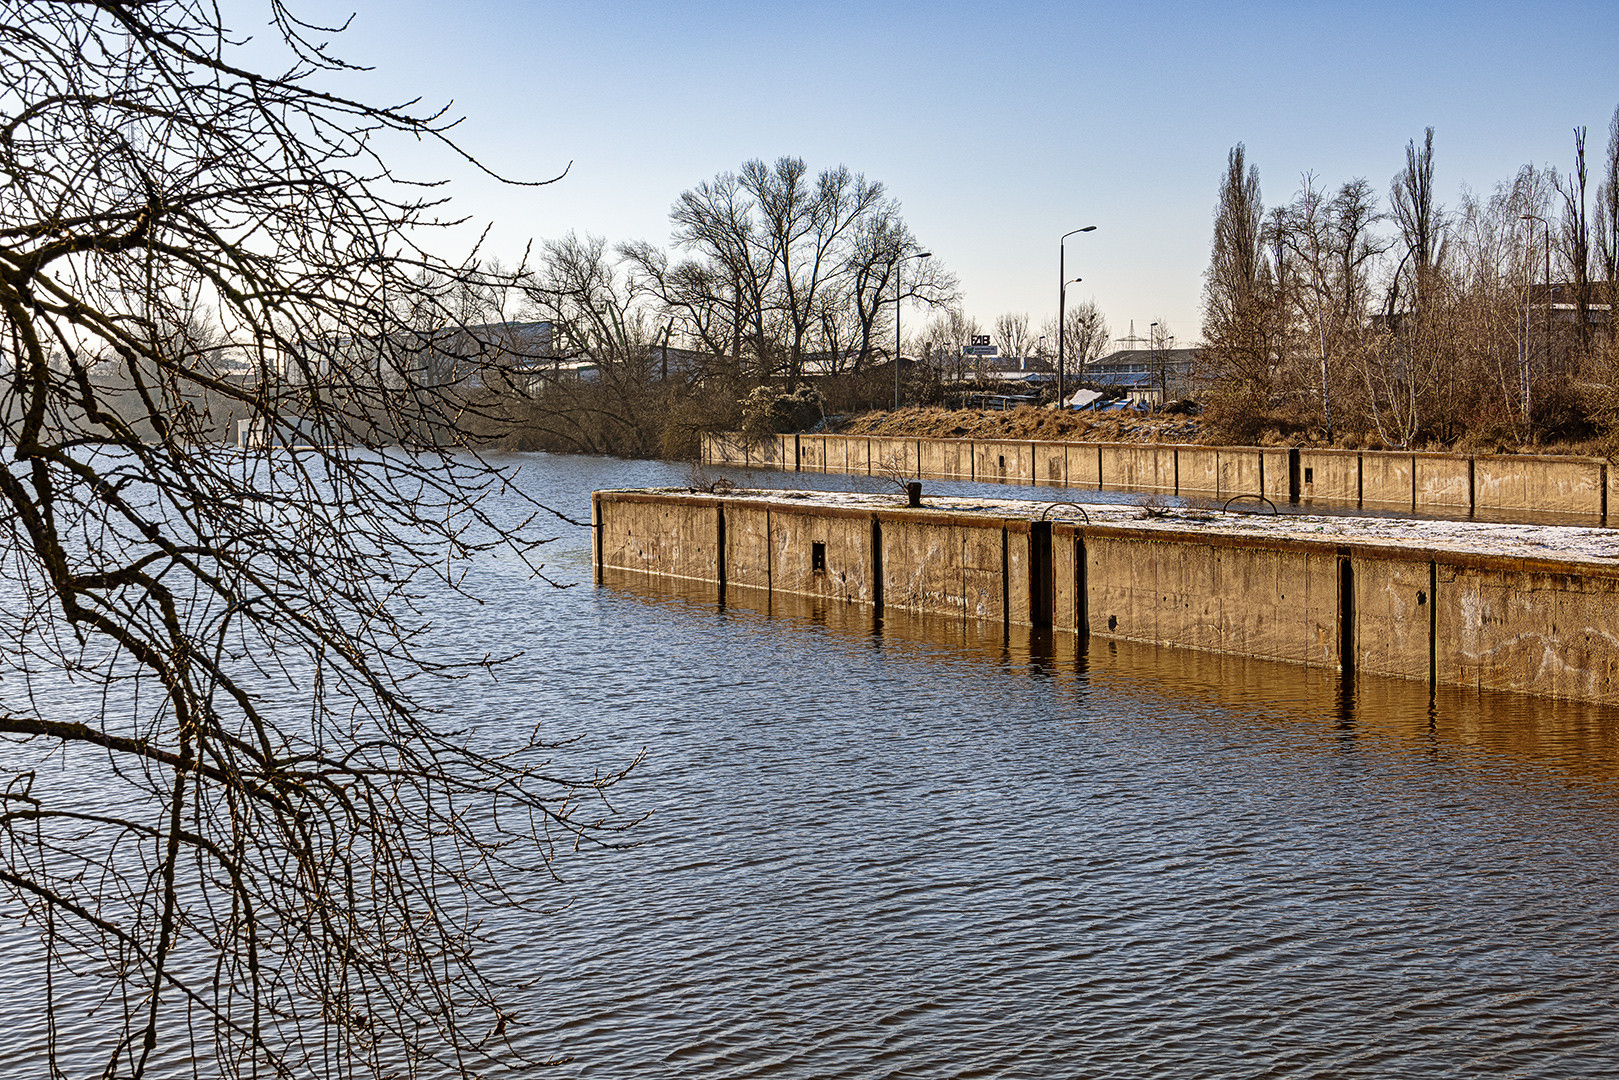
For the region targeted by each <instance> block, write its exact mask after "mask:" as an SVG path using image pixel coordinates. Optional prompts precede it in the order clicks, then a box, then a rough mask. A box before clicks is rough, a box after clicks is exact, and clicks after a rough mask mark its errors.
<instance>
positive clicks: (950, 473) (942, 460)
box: [918, 439, 973, 480]
mask: <svg viewBox="0 0 1619 1080" xmlns="http://www.w3.org/2000/svg"><path fill="white" fill-rule="evenodd" d="M918 450H919V453H920V455H921V462H922V466H921V473H920V476H921V478H922V479H923V480H971V479H972V478H973V444H972V443H971V442H968V441H967V440H965V439H922V440H919V442H918Z"/></svg>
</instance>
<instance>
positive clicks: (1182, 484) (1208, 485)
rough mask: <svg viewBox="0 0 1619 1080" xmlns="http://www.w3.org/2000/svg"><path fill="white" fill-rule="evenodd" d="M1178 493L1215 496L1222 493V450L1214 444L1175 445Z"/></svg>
mask: <svg viewBox="0 0 1619 1080" xmlns="http://www.w3.org/2000/svg"><path fill="white" fill-rule="evenodd" d="M1175 476H1176V487H1177V493H1178V494H1181V495H1202V496H1205V497H1207V498H1214V497H1216V496H1218V495H1219V494H1220V451H1219V450H1217V449H1215V448H1214V447H1212V446H1177V447H1175Z"/></svg>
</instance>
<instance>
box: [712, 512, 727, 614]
mask: <svg viewBox="0 0 1619 1080" xmlns="http://www.w3.org/2000/svg"><path fill="white" fill-rule="evenodd" d="M714 570H715V576H716V577H718V578H719V592H720V603H721V604H723V603H725V504H724V503H722V502H721V503H715V504H714Z"/></svg>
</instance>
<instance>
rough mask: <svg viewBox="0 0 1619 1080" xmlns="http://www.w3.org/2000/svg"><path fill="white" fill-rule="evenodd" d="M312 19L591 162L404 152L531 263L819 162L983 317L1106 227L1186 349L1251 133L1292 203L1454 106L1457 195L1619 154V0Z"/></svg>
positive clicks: (462, 10)
mask: <svg viewBox="0 0 1619 1080" xmlns="http://www.w3.org/2000/svg"><path fill="white" fill-rule="evenodd" d="M238 2H241V3H245V2H246V0H238ZM295 4H296V0H295ZM238 10H240V9H238ZM299 10H304V11H309V12H312V13H314V14H316V15H325V16H327V17H329V16H330V13H332V12H334V11H341V12H342V13H345V14H346V13H347V12H349V11H353V12H354V13H355V19H354V22H353V25H352V28H351V30H350V31H349V32H348V33H347V34H346V35H345V36H344V37H343V39H341V40H342V42H343V44H342V46H341V48H340V50H339V51H340V52H341V53H342V54H343V55H345V56H346V58H348V59H351V60H355V61H359V62H364V63H367V64H370V65H373V66H374V67H375V69H376V70H374V71H372V72H369V73H366V74H364V75H356V76H353V77H350V78H348V79H345V89H348V90H351V91H352V92H357V93H361V94H363V95H365V96H367V97H370V98H388V99H395V98H405V97H415V96H421V97H423V98H424V99H425V100H426V101H427V102H431V103H435V104H442V103H444V102H449V101H453V106H452V109H453V111H454V112H456V113H457V114H461V115H464V116H465V117H466V121H465V123H464V125H463V126H462V128H461V132H460V135H461V139H462V141H463V142H465V143H466V144H467V145H469V146H470V147H472V148H474V149H475V150H477V151H479V152H480V153H481V154H482V155H483V156H484V157H485V158H486V159H487V160H488V162H489V163H490V164H491V165H492V166H494V167H495V168H497V169H499V170H501V171H503V172H505V173H508V174H512V175H516V176H521V177H524V178H530V179H532V178H538V177H543V176H551V175H554V174H556V173H557V172H560V171H561V170H562V169H563V167H565V166H567V165H568V163H569V162H570V161H571V162H572V163H573V164H572V170H571V171H570V172H569V174H568V176H567V178H566V179H564V180H562V181H560V182H559V183H557V184H554V185H551V186H549V187H545V188H540V189H532V188H505V189H503V188H501V187H500V186H499V185H496V184H493V183H490V182H487V181H484V180H481V179H479V178H478V177H477V176H476V175H475V174H473V173H472V172H471V171H470V170H466V169H463V168H457V167H453V165H451V163H448V162H446V161H444V160H443V159H442V158H439V157H432V158H429V157H423V158H421V159H419V161H418V160H417V159H416V158H415V152H414V150H412V149H410V148H405V156H406V157H407V158H409V159H411V160H409V161H408V162H407V164H408V165H413V166H416V167H417V170H418V171H419V172H426V173H428V174H431V175H445V176H448V177H450V178H451V179H452V181H453V187H452V193H453V195H454V198H455V206H456V208H457V209H458V210H459V211H460V212H461V213H464V214H469V215H471V216H472V217H473V218H474V219H476V220H477V221H478V222H479V223H480V224H490V225H492V231H491V237H492V240H491V242H490V246H491V248H492V249H493V250H494V251H495V252H496V253H498V254H500V255H502V256H503V257H504V258H506V259H507V260H508V261H510V260H512V259H514V258H515V257H516V256H517V255H518V254H519V253H520V252H521V250H522V247H523V244H524V242H525V241H527V240H528V239H529V238H531V237H540V238H544V237H553V236H559V235H561V234H562V233H564V232H567V231H568V230H569V229H573V230H576V231H579V232H593V233H599V234H602V235H605V236H607V237H608V238H609V239H610V240H612V241H620V240H629V239H642V238H644V239H651V240H654V241H658V242H666V241H667V239H668V231H669V230H668V211H669V207H670V205H671V204H672V203H673V202H674V200H675V198H676V196H677V195H678V194H679V193H680V192H681V191H682V190H683V189H685V188H687V187H690V186H692V185H693V184H696V183H698V182H700V181H702V180H704V179H708V178H710V177H712V176H714V175H715V174H716V173H718V172H721V171H724V170H729V169H735V168H736V167H737V166H739V165H740V164H741V163H742V162H743V161H745V160H747V159H749V158H754V157H759V158H764V159H766V160H770V159H773V158H775V157H778V156H780V155H783V154H792V155H797V156H800V157H803V158H804V159H805V160H806V161H807V162H808V163H809V164H810V165H811V167H812V168H819V167H823V166H829V165H836V164H840V163H841V164H846V165H848V166H849V167H850V168H851V169H853V170H855V171H858V172H863V173H865V174H866V175H867V176H868V177H870V178H873V179H877V180H881V181H883V182H884V183H885V184H886V185H887V187H888V189H889V192H890V193H891V194H892V195H894V196H895V197H897V198H898V199H899V200H900V202H901V204H902V205H903V207H904V211H905V216H906V219H907V221H908V222H909V223H910V225H911V227H912V229H913V230H914V231H915V233H916V234H917V236H918V238H919V239H920V240H921V241H922V243H923V244H925V245H927V246H928V247H929V248H930V249H931V250H932V251H933V252H934V253H935V255H937V256H938V257H939V258H941V259H943V260H944V262H945V264H946V265H947V266H948V267H949V268H950V269H951V270H952V271H954V272H955V273H956V274H957V275H958V277H959V278H960V280H961V283H962V287H963V299H964V303H965V307H966V309H967V311H968V313H969V314H972V315H975V316H977V317H978V318H979V319H980V321H982V322H984V323H985V324H988V323H990V322H992V321H993V319H994V318H995V316H996V315H997V314H999V313H1001V312H1005V311H1015V312H1026V313H1028V314H1029V315H1030V316H1031V318H1032V319H1033V320H1034V321H1035V322H1036V323H1038V322H1039V321H1041V320H1042V319H1044V318H1046V317H1047V316H1050V315H1052V314H1054V313H1055V310H1056V292H1057V239H1058V237H1059V236H1060V235H1061V234H1062V233H1064V232H1066V231H1067V230H1069V229H1072V228H1077V227H1080V226H1083V225H1091V224H1094V225H1096V226H1097V231H1096V232H1094V233H1090V234H1088V235H1085V236H1079V237H1074V238H1072V239H1071V240H1070V241H1069V246H1068V268H1069V274H1070V276H1076V275H1078V276H1083V277H1084V279H1085V281H1084V283H1083V284H1081V285H1078V286H1074V287H1072V288H1071V290H1070V293H1069V296H1070V298H1071V299H1074V298H1078V299H1085V298H1092V297H1093V298H1094V299H1095V300H1096V302H1097V304H1098V305H1099V306H1100V307H1101V309H1102V311H1103V312H1104V314H1106V316H1107V317H1108V319H1109V321H1110V323H1111V324H1112V326H1113V328H1114V331H1115V333H1123V332H1124V331H1125V329H1126V328H1127V327H1128V325H1129V323H1130V322H1131V320H1134V322H1135V324H1136V327H1137V328H1138V329H1140V330H1144V329H1145V327H1146V326H1147V324H1148V323H1150V322H1152V321H1154V320H1157V319H1163V320H1166V321H1167V322H1168V324H1169V326H1170V328H1171V329H1172V330H1173V331H1174V332H1175V334H1176V335H1177V337H1178V338H1179V340H1180V341H1182V342H1186V341H1190V340H1193V339H1195V338H1196V336H1197V333H1198V323H1199V321H1200V313H1199V292H1200V289H1201V284H1202V273H1203V270H1204V268H1205V266H1206V265H1207V261H1208V244H1209V237H1210V233H1211V228H1212V215H1213V208H1214V202H1215V194H1216V187H1217V184H1218V181H1219V177H1220V174H1221V171H1222V169H1223V168H1224V165H1225V159H1226V153H1227V151H1228V150H1229V149H1230V147H1231V146H1232V144H1234V143H1236V142H1238V141H1242V142H1244V143H1246V145H1247V147H1248V154H1249V159H1250V161H1252V162H1254V163H1255V164H1257V165H1258V166H1259V169H1260V175H1261V182H1262V186H1263V190H1264V195H1265V199H1266V202H1267V204H1271V203H1276V202H1280V201H1285V200H1286V199H1287V198H1288V197H1289V196H1290V195H1291V194H1292V193H1293V192H1294V190H1295V189H1296V188H1297V186H1298V181H1299V177H1300V174H1301V173H1303V172H1304V171H1305V170H1313V171H1314V172H1316V173H1317V174H1318V175H1319V176H1320V178H1321V180H1322V181H1323V182H1324V183H1325V184H1327V185H1329V186H1334V187H1335V186H1336V185H1338V184H1340V183H1342V182H1343V181H1344V180H1347V179H1350V178H1352V177H1355V176H1365V177H1366V178H1367V179H1368V180H1370V181H1371V183H1372V185H1373V187H1374V188H1375V189H1376V190H1378V191H1379V192H1383V193H1386V191H1387V188H1388V182H1389V179H1390V177H1392V176H1393V174H1394V173H1395V172H1396V171H1397V170H1398V169H1399V168H1400V167H1401V165H1402V164H1403V160H1404V151H1405V145H1406V142H1407V140H1409V139H1412V138H1418V139H1420V138H1421V135H1422V131H1423V128H1424V127H1425V126H1428V125H1432V126H1433V127H1434V128H1435V129H1436V130H1435V140H1434V146H1435V154H1434V157H1435V163H1436V181H1437V184H1438V186H1439V189H1440V191H1441V193H1442V195H1443V196H1444V198H1445V201H1446V203H1447V204H1449V205H1454V203H1455V202H1456V201H1457V196H1458V194H1459V192H1460V191H1461V188H1462V185H1463V184H1467V185H1470V186H1471V187H1473V188H1475V189H1480V190H1487V189H1488V188H1490V187H1492V186H1493V185H1494V184H1495V183H1497V182H1498V181H1501V180H1506V179H1510V178H1511V176H1512V175H1513V174H1514V173H1515V172H1516V171H1517V169H1518V167H1519V166H1520V165H1522V164H1524V163H1526V162H1534V163H1536V164H1547V163H1549V164H1553V165H1556V166H1558V167H1559V168H1566V167H1567V165H1568V163H1569V161H1570V159H1571V157H1572V132H1571V129H1572V128H1573V126H1574V125H1576V124H1584V125H1587V126H1588V127H1589V128H1590V129H1591V134H1590V144H1589V147H1588V153H1589V155H1590V157H1591V158H1592V159H1593V166H1596V165H1599V164H1600V161H1601V159H1602V157H1603V155H1604V154H1605V152H1606V142H1607V125H1608V122H1609V119H1610V118H1611V117H1612V115H1613V112H1614V109H1615V107H1616V106H1619V74H1616V73H1619V65H1616V64H1615V62H1614V50H1613V42H1614V41H1615V40H1619V4H1616V3H1615V2H1614V0H1608V2H1606V3H1601V2H1570V3H1549V4H1537V5H1534V6H1532V7H1531V6H1530V5H1518V4H1459V3H1447V4H1424V3H1420V2H1419V3H1367V4H1340V5H1327V6H1311V7H1307V6H1304V5H1293V4H1270V3H1260V4H1241V5H1237V4H1222V3H1203V4H1198V3H1170V2H1150V3H1143V4H1136V5H1125V4H1118V3H1091V2H1089V0H1076V2H1071V3H1049V2H1012V3H1000V4H989V3H962V2H954V3H952V2H941V3H935V4H932V5H922V4H898V3H867V4H856V3H845V2H836V3H819V4H800V5H781V6H775V5H753V4H742V3H734V2H731V3H708V4H690V5H682V6H673V5H664V4H652V3H641V2H624V0H602V2H590V3H574V4H560V3H553V2H550V0H544V2H532V3H520V2H514V0H459V2H458V3H457V4H455V5H454V6H453V8H452V7H451V6H450V5H446V4H443V3H440V2H434V3H429V2H427V0H390V2H388V3H382V2H381V0H350V2H349V3H348V4H333V3H331V2H330V0H319V2H317V3H313V4H304V5H303V6H302V7H300V8H299ZM238 25H241V26H242V27H243V29H248V28H249V26H248V25H247V24H246V20H245V19H238ZM917 315H920V312H918V313H917ZM908 317H916V316H908Z"/></svg>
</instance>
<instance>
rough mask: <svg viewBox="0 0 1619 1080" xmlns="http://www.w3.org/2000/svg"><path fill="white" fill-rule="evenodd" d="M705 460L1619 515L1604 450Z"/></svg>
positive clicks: (1438, 509) (1067, 449)
mask: <svg viewBox="0 0 1619 1080" xmlns="http://www.w3.org/2000/svg"><path fill="white" fill-rule="evenodd" d="M701 460H702V463H703V464H704V465H710V466H726V465H747V466H758V467H764V468H773V469H783V470H786V471H788V472H824V473H856V474H869V475H877V476H882V475H888V476H892V477H895V478H910V479H920V480H967V481H974V482H979V483H1002V484H1025V485H1050V486H1053V487H1068V488H1089V489H1092V490H1114V491H1137V492H1144V493H1157V494H1165V495H1175V496H1184V497H1189V498H1203V499H1211V500H1224V499H1230V498H1232V497H1234V496H1254V495H1263V496H1264V497H1266V498H1268V499H1271V500H1272V501H1274V502H1277V503H1284V502H1285V503H1294V504H1298V505H1300V506H1304V507H1309V506H1319V507H1322V508H1327V507H1338V508H1354V509H1366V510H1379V511H1407V512H1410V513H1416V514H1429V515H1434V516H1442V517H1458V518H1468V517H1481V518H1489V519H1495V520H1514V519H1520V520H1529V519H1535V520H1540V519H1545V518H1547V517H1553V516H1554V517H1557V518H1559V519H1562V520H1567V521H1569V522H1580V523H1585V524H1619V520H1616V521H1610V520H1609V518H1610V509H1609V508H1610V507H1612V508H1613V511H1612V515H1613V517H1614V518H1616V519H1619V497H1616V496H1619V491H1615V490H1613V489H1615V488H1619V469H1611V468H1609V466H1608V463H1607V462H1606V461H1604V460H1603V459H1601V458H1586V457H1553V456H1536V455H1528V454H1520V455H1470V454H1428V453H1412V452H1406V451H1390V450H1316V449H1302V448H1294V449H1289V448H1285V447H1276V448H1272V447H1256V446H1182V445H1170V444H1161V443H1074V442H1069V443H1064V442H1038V441H1035V442H1030V441H1005V440H973V439H910V438H905V439H899V438H882V437H876V436H860V435H775V436H770V437H767V438H765V439H760V440H750V439H746V438H743V437H740V436H735V435H709V436H705V437H704V439H703V444H702V457H701Z"/></svg>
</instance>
